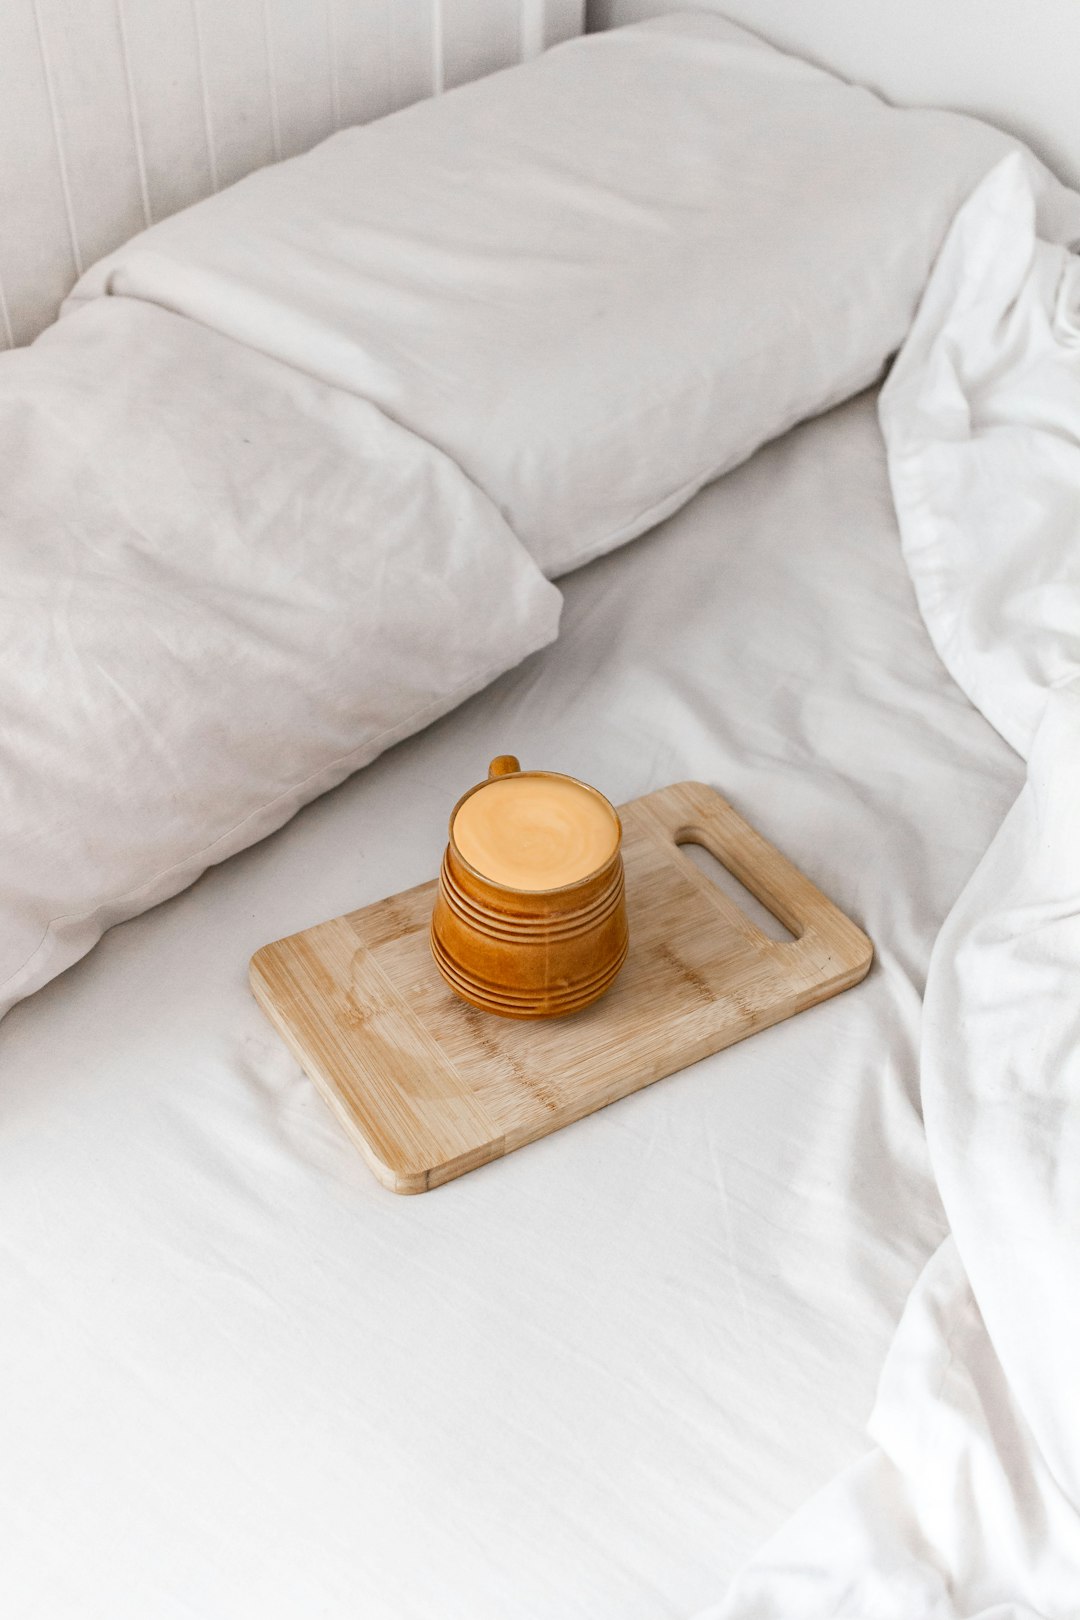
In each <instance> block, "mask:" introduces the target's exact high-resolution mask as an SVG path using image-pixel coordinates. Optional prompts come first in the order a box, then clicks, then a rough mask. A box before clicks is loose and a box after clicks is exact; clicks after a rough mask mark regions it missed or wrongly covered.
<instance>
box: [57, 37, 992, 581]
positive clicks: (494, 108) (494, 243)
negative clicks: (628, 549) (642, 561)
mask: <svg viewBox="0 0 1080 1620" xmlns="http://www.w3.org/2000/svg"><path fill="white" fill-rule="evenodd" d="M1012 144H1013V143H1011V142H1010V141H1009V140H1008V139H1007V138H1006V137H1005V136H1004V135H1001V134H999V133H998V132H996V131H994V130H991V129H990V128H988V127H987V126H985V125H981V124H979V123H976V122H974V121H972V120H970V119H965V118H963V117H959V116H957V115H954V114H950V113H943V112H933V111H930V112H922V111H903V112H901V111H897V110H894V109H891V108H889V107H887V106H886V105H885V104H884V103H883V102H881V101H880V100H878V99H877V97H875V96H874V95H872V94H870V93H869V92H868V91H865V90H860V89H855V88H853V87H851V86H850V85H846V84H844V83H843V82H841V81H840V80H838V79H836V78H834V77H832V76H831V75H829V74H827V73H825V72H822V71H821V70H819V69H817V68H814V67H812V66H810V65H808V64H807V63H805V62H801V61H799V60H797V59H796V58H794V57H791V56H787V55H784V54H783V53H782V52H780V51H777V50H774V49H772V48H770V47H768V46H766V45H764V44H763V43H762V42H761V41H760V40H758V39H756V38H755V37H754V36H753V35H751V34H748V33H747V32H745V31H744V30H742V29H740V28H737V27H736V26H735V25H733V24H731V23H728V22H725V21H724V20H723V19H721V18H717V17H710V16H702V15H694V16H689V15H685V16H674V17H664V18H660V19H657V20H654V21H652V22H650V23H647V24H643V25H639V26H634V27H630V28H625V29H617V30H614V31H612V32H610V33H606V34H598V35H593V36H590V37H587V38H584V39H581V40H576V41H573V42H571V43H568V44H566V45H564V46H561V47H559V48H558V49H556V50H553V51H551V52H549V53H548V54H547V55H545V56H543V57H541V58H539V59H538V60H536V61H534V62H531V63H528V64H526V65H524V66H522V67H516V68H513V69H510V70H509V71H507V72H504V73H500V74H496V75H494V76H493V77H491V78H488V79H485V80H483V81H481V82H479V83H476V84H472V85H468V86H465V87H463V88H461V89H458V90H455V91H453V92H452V93H451V94H449V95H446V96H443V97H441V98H437V99H435V100H432V101H427V102H424V103H420V104H418V105H416V106H414V107H412V108H409V109H408V110H406V111H404V112H401V113H399V114H396V115H395V116H393V117H391V118H388V119H384V120H382V121H381V122H379V123H376V124H373V125H369V126H367V127H365V128H362V129H352V130H347V131H345V132H343V133H341V134H339V135H337V136H335V137H334V138H332V139H331V140H330V141H328V142H326V143H325V144H324V145H323V146H321V147H319V148H318V149H317V150H316V151H314V152H311V153H309V154H307V155H306V156H303V157H299V158H295V159H293V160H291V161H290V162H288V163H284V164H280V165H278V166H277V167H275V168H271V169H267V170H264V171H262V172H260V173H258V174H255V175H252V176H250V177H249V178H248V179H246V180H244V181H242V182H241V183H240V184H238V185H236V186H233V187H232V188H231V189H229V190H228V191H226V192H223V193H222V194H221V195H219V196H217V197H214V198H210V199H208V200H207V201H205V202H201V203H199V204H198V205H197V206H196V207H194V208H191V209H189V210H187V211H186V212H185V213H183V214H180V215H178V216H176V217H175V218H173V219H170V220H166V221H164V222H163V223H162V224H160V225H157V226H155V227H154V228H153V229H152V230H149V231H147V232H144V233H143V234H141V235H140V236H138V237H136V238H135V239H134V240H133V241H132V242H130V243H129V244H128V245H127V246H126V247H124V248H121V249H120V250H119V251H118V252H116V253H114V254H112V255H110V256H109V257H108V258H107V259H105V260H104V261H103V262H102V263H101V264H99V265H98V266H97V267H96V268H94V269H92V270H91V271H90V272H89V273H88V274H87V275H86V276H84V277H83V279H82V281H81V282H80V284H79V286H78V288H77V289H76V291H75V293H74V295H73V297H74V300H75V301H76V302H79V301H82V300H85V299H88V298H92V297H93V296H94V295H95V294H99V293H102V292H108V291H112V292H120V293H126V294H129V295H134V296H137V297H139V298H143V299H148V300H151V301H154V302H157V303H159V304H162V305H164V306H165V307H167V308H170V309H174V310H178V311H182V312H184V313H186V314H189V315H192V316H194V317H195V318H196V319H198V320H199V321H202V322H204V323H205V324H206V325H208V326H210V327H213V328H214V329H216V330H218V331H220V332H223V333H227V334H229V335H231V336H233V337H236V338H239V339H241V340H243V341H244V342H246V343H248V344H251V345H252V346H253V347H255V348H258V349H261V350H263V351H264V352H265V353H267V354H272V355H274V356H276V357H277V358H279V359H282V360H287V361H288V362H289V363H291V364H292V365H295V366H297V367H300V368H301V369H303V370H306V371H307V372H308V373H310V374H311V375H312V376H316V377H319V378H321V379H323V380H324V381H327V382H331V383H334V384H335V385H337V386H339V387H342V388H345V389H348V390H350V391H351V392H353V393H355V394H358V395H361V396H363V397H365V398H368V399H371V400H373V401H374V402H375V403H377V404H378V405H380V406H381V407H382V408H383V410H385V411H386V412H387V413H388V414H389V415H391V416H393V417H394V418H395V419H396V420H397V421H399V422H403V423H405V424H406V425H407V426H409V427H411V428H412V429H413V430H414V431H415V432H417V433H419V434H420V435H421V436H422V437H424V438H426V439H428V440H430V441H431V442H432V443H434V444H437V445H439V446H441V447H442V448H443V449H444V450H445V451H446V452H447V453H448V454H449V455H451V456H452V457H453V458H454V459H455V460H456V461H457V462H458V464H459V465H460V466H461V467H462V468H464V470H465V471H466V472H467V473H468V474H469V475H470V477H472V478H473V479H474V480H475V481H476V483H478V484H479V485H480V487H481V488H482V489H484V490H486V492H487V493H488V494H489V495H490V496H491V498H492V499H493V500H494V501H495V502H496V503H497V504H498V505H499V507H500V508H501V510H502V511H503V513H504V514H505V516H506V517H507V519H508V521H509V523H510V525H511V527H512V528H513V529H514V531H515V533H516V534H518V536H519V537H520V538H521V539H522V540H523V541H524V543H525V544H526V545H527V546H528V548H529V549H530V551H531V552H532V554H533V556H534V557H535V558H536V559H537V561H538V562H539V563H540V565H541V567H542V568H543V569H544V571H545V572H546V573H547V574H549V575H550V576H555V575H557V574H559V573H561V572H562V571H564V570H565V569H568V568H572V567H575V566H577V565H578V564H580V563H582V562H584V561H586V560H587V559H588V558H590V557H592V556H594V555H596V554H598V553H600V552H603V551H606V550H607V549H609V548H610V547H612V546H615V545H618V544H619V543H620V542H622V541H624V540H627V539H630V538H631V537H632V536H634V535H636V534H639V533H641V532H642V531H643V530H644V529H646V528H648V527H649V526H650V525H651V524H653V523H654V522H656V521H657V520H658V519H659V518H661V517H662V516H664V515H665V514H666V513H668V512H670V511H672V510H673V509H674V508H676V507H677V506H679V505H680V504H681V503H682V502H683V501H685V500H686V499H687V498H688V497H689V496H690V495H691V494H692V493H693V492H694V491H695V490H696V489H697V488H698V487H699V486H700V485H702V484H703V483H705V482H706V481H707V480H709V479H710V478H713V477H715V476H716V475H717V474H718V473H720V472H723V471H724V470H726V469H727V468H729V467H731V466H733V465H734V464H735V463H737V462H739V461H741V460H742V459H743V458H745V457H746V456H748V455H750V453H751V452H752V451H753V450H755V449H756V448H757V447H758V446H759V445H760V444H761V443H762V442H764V441H765V440H766V439H769V438H771V437H772V436H774V435H776V434H778V433H780V432H781V431H783V430H784V429H786V428H787V427H789V426H790V425H791V424H793V423H794V422H796V421H798V420H799V419H800V418H802V417H805V416H807V415H811V414H813V413H815V412H817V411H820V410H822V409H824V408H825V407H827V406H829V405H831V404H833V403H835V402H837V401H839V400H841V399H843V398H845V397H846V396H848V395H850V394H852V393H854V392H855V391H856V390H858V389H860V388H862V387H864V386H865V385H867V384H869V383H870V382H871V381H872V380H873V379H874V378H875V377H876V376H877V375H878V374H879V373H880V371H881V369H882V367H883V365H884V363H885V361H886V359H887V357H888V356H889V355H890V354H891V353H892V352H893V351H894V350H895V349H896V348H898V346H899V344H900V342H901V341H902V339H903V337H904V335H905V333H906V331H907V328H908V326H909V324H910V321H911V318H912V315H913V314H914V310H915V306H916V302H917V300H918V297H919V294H920V293H921V291H922V288H923V284H924V282H925V280H926V277H927V274H928V272H929V269H930V266H931V264H932V262H933V259H934V256H935V254H936V252H937V250H938V247H939V245H940V243H941V241H942V238H943V237H944V234H945V231H946V228H947V227H948V224H949V222H950V220H951V218H952V216H953V214H954V212H955V211H956V209H957V207H958V206H959V204H960V203H961V202H962V201H963V200H964V198H965V197H966V196H967V195H968V193H969V192H970V191H971V190H972V188H973V186H974V185H975V183H976V182H977V181H978V180H979V179H980V178H981V177H982V175H983V174H984V173H986V172H987V171H988V170H989V169H990V168H991V167H992V166H993V164H994V163H995V162H996V161H997V160H998V159H999V158H1000V157H1001V155H1002V154H1003V153H1004V152H1005V151H1007V150H1008V149H1009V147H1010V145H1012Z"/></svg>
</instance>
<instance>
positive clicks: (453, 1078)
mask: <svg viewBox="0 0 1080 1620" xmlns="http://www.w3.org/2000/svg"><path fill="white" fill-rule="evenodd" d="M619 814H620V816H621V817H622V823H623V858H624V861H625V864H626V892H627V905H628V910H629V919H630V953H629V956H628V957H627V960H626V965H625V967H624V968H623V970H622V972H621V974H620V975H619V977H618V979H617V980H616V981H615V984H614V986H613V988H612V989H611V990H610V991H609V992H608V994H607V995H606V996H604V997H603V998H602V999H601V1000H600V1001H598V1002H595V1003H594V1005H593V1006H591V1007H588V1008H586V1009H585V1010H584V1011H583V1012H578V1013H572V1014H571V1015H570V1016H569V1017H566V1018H556V1019H546V1020H545V1019H542V1020H539V1021H536V1022H528V1023H519V1022H515V1021H513V1020H510V1019H505V1018H499V1017H496V1016H494V1015H493V1014H491V1013H484V1012H479V1011H477V1010H476V1009H475V1008H473V1007H470V1006H468V1005H467V1004H466V1003H465V1002H463V1001H460V1000H458V998H457V997H456V996H455V995H454V994H453V993H452V992H451V991H450V990H449V989H448V988H447V986H446V985H445V984H444V982H443V980H442V979H441V977H440V976H439V973H438V971H437V970H436V968H435V964H434V962H433V961H432V958H431V952H430V949H429V947H428V927H429V924H430V921H431V908H432V905H433V903H434V898H435V883H434V882H431V883H423V884H421V885H420V886H419V888H415V889H408V890H406V891H405V892H404V893H403V894H396V895H392V896H391V897H390V899H388V900H380V901H378V902H377V903H376V904H375V905H371V906H365V907H364V908H363V909H362V910H361V911H353V912H350V913H349V914H348V915H347V916H344V917H337V918H335V920H334V921H333V922H327V923H321V924H320V925H319V926H318V927H316V928H308V929H305V931H304V932H303V933H302V934H293V935H292V937H291V938H289V939H282V940H278V942H277V943H276V944H274V945H266V946H264V947H263V949H262V950H261V951H259V952H257V954H256V955H255V956H254V957H253V958H252V962H251V983H252V988H253V990H254V992H255V995H256V997H257V998H258V1000H259V1002H260V1004H261V1005H262V1007H263V1008H264V1010H265V1011H266V1013H267V1014H268V1016H269V1017H270V1019H271V1021H272V1022H273V1023H274V1024H275V1025H276V1027H277V1028H278V1030H279V1031H280V1032H281V1034H282V1035H283V1036H284V1038H285V1040H286V1041H287V1042H288V1044H289V1046H290V1047H291V1048H292V1050H293V1052H294V1053H295V1054H296V1056H297V1057H298V1058H299V1060H300V1062H301V1063H302V1064H303V1066H304V1068H305V1069H306V1071H307V1073H308V1074H309V1075H310V1077H311V1079H312V1080H313V1081H314V1082H315V1084H316V1085H317V1086H318V1088H319V1090H320V1091H321V1092H322V1094H323V1096H324V1097H325V1099H326V1101H327V1102H328V1103H329V1104H330V1107H331V1109H332V1110H333V1111H334V1113H335V1114H336V1115H337V1117H338V1119H339V1120H340V1121H341V1123H342V1124H343V1125H344V1127H345V1129H346V1131H347V1132H348V1133H349V1135H350V1136H351V1137H352V1138H353V1140H354V1141H355V1142H356V1145H357V1146H358V1147H359V1149H360V1151H361V1152H362V1153H363V1155H364V1157H365V1158H366V1159H367V1161H368V1163H369V1164H370V1166H371V1168H372V1169H373V1170H374V1172H375V1174H376V1175H377V1176H378V1178H379V1180H380V1181H381V1182H382V1183H383V1184H384V1185H385V1186H387V1187H389V1188H391V1189H392V1190H393V1191H394V1192H399V1193H417V1192H426V1191H427V1190H428V1189H429V1188H431V1187H437V1186H438V1185H439V1184H440V1183H441V1182H444V1181H450V1180H452V1179H453V1178H454V1177H455V1176H460V1175H463V1174H464V1173H465V1171H467V1170H474V1169H475V1168H476V1167H477V1166H478V1165H481V1164H486V1163H488V1161H489V1160H491V1159H498V1158H501V1157H502V1155H503V1154H505V1153H510V1152H511V1151H512V1150H513V1149H514V1148H518V1147H522V1146H523V1145H524V1144H525V1143H526V1142H532V1141H535V1140H536V1138H537V1137H540V1136H546V1135H547V1134H548V1133H549V1132H550V1131H556V1130H558V1129H559V1128H560V1127H561V1126H563V1125H569V1124H570V1123H571V1121H573V1120H575V1119H581V1118H582V1117H583V1116H584V1115H585V1114H590V1113H592V1111H593V1109H595V1108H602V1107H603V1106H604V1105H605V1104H606V1103H610V1102H614V1101H615V1100H616V1099H617V1098H619V1097H625V1096H627V1095H629V1093H630V1092H632V1091H637V1090H638V1089H639V1088H640V1087H641V1086H647V1085H649V1084H650V1083H651V1082H652V1081H653V1080H659V1079H660V1078H661V1076H663V1075H666V1074H672V1073H674V1072H675V1070H677V1069H682V1068H685V1067H686V1066H687V1065H688V1064H690V1063H695V1062H697V1060H698V1059H699V1058H703V1057H706V1056H708V1054H709V1053H710V1052H716V1051H719V1050H720V1048H721V1047H724V1046H730V1045H732V1043H733V1042H735V1041H740V1040H742V1039H743V1038H744V1037H745V1036H747V1035H753V1034H755V1033H756V1032H757V1031H758V1030H760V1029H765V1028H767V1027H768V1026H769V1025H770V1024H775V1023H778V1022H779V1021H780V1020H781V1019H783V1018H790V1017H791V1016H792V1014H793V1013H798V1012H802V1011H803V1010H804V1009H805V1008H807V1007H812V1006H814V1004H815V1003H816V1002H819V1001H824V1000H825V999H826V998H827V997H829V996H834V995H836V994H837V993H838V992H839V991H841V990H846V989H848V988H849V986H851V985H853V984H857V983H858V982H859V980H860V979H862V978H864V977H865V975H866V973H867V972H868V970H869V967H870V962H871V959H872V957H873V947H872V946H871V944H870V941H869V940H868V939H867V937H866V935H865V934H864V933H863V932H862V931H861V930H860V929H859V928H857V927H856V926H855V924H854V923H853V922H850V921H849V920H848V918H847V917H845V916H844V915H843V913H842V912H840V911H838V910H837V908H836V907H835V906H834V905H833V904H832V902H831V901H830V900H827V899H826V898H825V896H824V895H823V894H822V893H821V892H820V890H818V889H816V888H815V887H814V885H813V884H812V883H811V882H810V881H809V879H808V878H805V877H804V876H803V875H802V873H801V872H799V871H797V870H796V868H795V867H794V866H792V865H791V863H790V862H789V861H787V860H785V859H784V857H783V856H782V855H781V854H780V853H779V851H778V850H776V849H774V848H773V847H772V845H771V844H768V843H766V841H765V839H764V838H762V837H760V836H759V834H758V833H756V832H755V831H754V830H753V828H752V827H750V826H748V824H747V823H746V822H745V821H743V820H742V818H741V817H740V816H738V815H736V813H735V811H734V810H733V809H732V808H731V806H730V805H729V804H727V803H726V802H725V800H724V799H722V798H721V797H720V795H719V794H718V793H716V792H715V791H714V790H713V789H712V788H709V787H705V786H703V785H702V784H700V783H697V782H679V783H677V784H676V785H675V786H674V787H668V788H662V789H661V790H660V791H659V792H657V793H650V794H648V795H647V796H646V797H645V798H642V799H635V800H634V801H633V802H632V803H631V804H628V805H624V806H623V807H622V808H621V809H620V811H619ZM686 843H696V844H701V845H703V846H704V848H705V849H707V850H709V851H711V853H712V854H713V855H715V856H716V857H717V859H718V860H720V861H721V862H722V863H723V864H724V865H725V866H726V867H727V868H728V870H729V871H730V872H732V873H733V874H734V876H735V877H737V878H738V879H739V881H740V882H741V883H743V884H744V885H745V886H746V888H747V889H749V890H750V892H751V893H752V894H753V895H755V896H756V897H757V898H758V899H759V900H760V901H761V902H762V904H764V905H765V906H767V907H768V909H769V910H770V911H771V912H773V913H774V914H775V915H776V916H777V917H778V918H779V919H780V921H781V922H782V923H783V924H784V925H785V927H787V928H788V929H789V930H790V931H791V933H792V934H793V935H795V936H796V937H795V938H794V939H793V940H791V941H785V942H783V943H777V942H776V941H774V940H770V939H768V938H767V937H766V936H765V935H764V934H763V933H762V932H761V931H760V929H758V928H757V927H755V925H754V924H753V923H752V922H750V920H749V919H748V918H747V917H746V916H745V914H744V913H743V912H742V911H741V910H740V909H739V907H738V906H737V905H736V904H735V902H734V901H732V900H730V899H729V898H728V897H727V895H726V894H724V893H723V891H722V890H721V889H719V888H718V887H717V885H716V884H715V883H713V882H712V881H711V879H710V878H709V877H707V876H706V875H705V874H704V873H703V872H700V871H699V870H698V868H697V867H696V866H694V865H693V864H692V863H691V861H689V860H688V859H687V857H686V856H685V855H684V854H683V853H682V851H681V849H680V848H679V846H680V845H681V844H686Z"/></svg>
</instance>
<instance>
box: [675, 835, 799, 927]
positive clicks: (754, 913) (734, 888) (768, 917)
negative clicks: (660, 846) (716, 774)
mask: <svg viewBox="0 0 1080 1620" xmlns="http://www.w3.org/2000/svg"><path fill="white" fill-rule="evenodd" d="M678 844H679V848H680V850H681V851H682V853H683V855H684V856H685V857H686V859H687V860H688V861H689V862H690V864H691V865H692V866H696V867H697V869H698V871H699V872H701V873H703V874H704V876H705V877H707V878H708V879H709V880H710V881H711V882H712V883H715V884H716V887H717V888H718V889H719V890H721V892H722V893H723V894H726V895H727V897H728V899H729V900H732V901H734V903H735V904H736V905H737V906H738V908H739V910H740V911H741V912H742V913H743V915H744V916H745V917H746V918H748V920H749V921H750V922H752V923H753V924H754V927H755V928H758V929H760V930H761V932H762V933H763V934H764V935H765V938H766V939H772V940H775V941H776V943H777V944H779V945H790V944H791V942H792V940H793V939H795V938H796V936H795V935H794V934H793V933H792V932H791V930H790V929H789V928H785V927H784V925H783V923H782V922H781V921H780V919H779V917H777V916H776V915H775V914H774V913H773V912H771V911H770V910H769V908H768V906H763V905H762V903H761V901H760V900H759V899H758V898H757V896H756V895H753V894H751V893H750V890H749V889H748V888H747V887H746V885H745V884H744V883H740V882H739V880H738V878H737V877H736V876H735V874H734V873H733V872H729V871H728V869H727V867H726V866H725V865H724V863H723V861H720V860H717V858H716V856H715V855H714V854H713V852H712V850H711V849H706V847H705V845H704V844H701V843H699V842H698V840H697V839H696V838H689V837H685V836H684V837H682V838H680V839H679V840H678Z"/></svg>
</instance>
